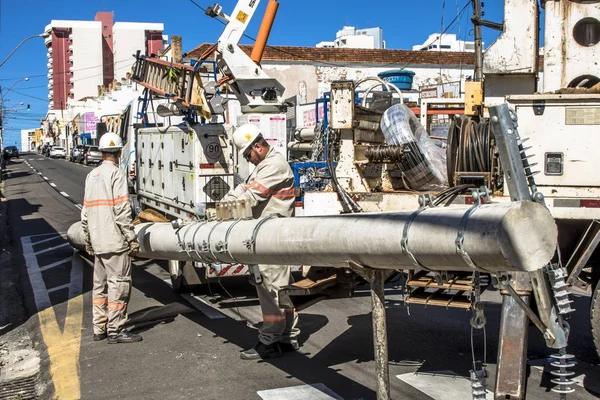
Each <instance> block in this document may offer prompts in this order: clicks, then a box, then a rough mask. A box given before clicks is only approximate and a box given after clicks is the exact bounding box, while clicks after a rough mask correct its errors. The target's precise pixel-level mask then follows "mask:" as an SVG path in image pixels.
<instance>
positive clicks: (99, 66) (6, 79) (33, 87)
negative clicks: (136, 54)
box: [0, 59, 135, 90]
mask: <svg viewBox="0 0 600 400" xmlns="http://www.w3.org/2000/svg"><path fill="white" fill-rule="evenodd" d="M128 61H131V60H130V59H127V60H121V61H115V62H114V64H115V65H116V64H120V63H124V62H128ZM133 63H135V60H134V61H133V62H132V65H133ZM102 66H103V65H96V66H92V67H85V68H78V69H73V71H63V72H57V73H55V74H53V75H66V74H68V73H71V72H81V71H86V70H88V69H94V68H101V67H102ZM100 75H104V73H102V74H97V75H92V76H89V77H86V78H79V79H77V80H80V79H88V78H95V77H97V76H100ZM46 76H48V74H43V75H32V76H28V77H27V78H29V79H34V78H41V77H46ZM18 79H23V78H3V79H0V81H12V80H18ZM72 82H74V81H72ZM42 87H46V86H45V85H40V86H29V87H27V88H24V90H30V89H39V88H42Z"/></svg>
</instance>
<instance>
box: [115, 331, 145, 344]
mask: <svg viewBox="0 0 600 400" xmlns="http://www.w3.org/2000/svg"><path fill="white" fill-rule="evenodd" d="M141 341H142V337H141V336H140V335H138V334H137V333H131V332H129V331H128V330H126V329H123V330H122V331H121V332H119V333H111V334H110V335H108V344H115V343H134V342H141Z"/></svg>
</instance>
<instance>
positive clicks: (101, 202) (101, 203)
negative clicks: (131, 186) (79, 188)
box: [83, 195, 129, 208]
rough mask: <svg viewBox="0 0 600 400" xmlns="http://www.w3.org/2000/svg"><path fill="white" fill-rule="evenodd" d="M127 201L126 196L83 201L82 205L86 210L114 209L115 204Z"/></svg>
mask: <svg viewBox="0 0 600 400" xmlns="http://www.w3.org/2000/svg"><path fill="white" fill-rule="evenodd" d="M128 201H129V196H128V195H123V196H119V197H115V198H114V199H97V200H84V201H83V205H84V206H85V207H86V208H92V207H114V206H115V205H117V204H123V203H127V202H128Z"/></svg>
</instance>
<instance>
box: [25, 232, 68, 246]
mask: <svg viewBox="0 0 600 400" xmlns="http://www.w3.org/2000/svg"><path fill="white" fill-rule="evenodd" d="M48 235H52V237H50V238H47V239H42V240H39V241H37V242H32V243H33V244H34V245H36V244H40V243H44V242H48V241H50V240H54V239H56V238H59V237H61V236H62V237H66V236H67V234H66V233H58V234H56V233H41V234H39V235H31V236H30V237H32V238H36V237H40V236H48Z"/></svg>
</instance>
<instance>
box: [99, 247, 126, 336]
mask: <svg viewBox="0 0 600 400" xmlns="http://www.w3.org/2000/svg"><path fill="white" fill-rule="evenodd" d="M92 290H93V291H92V305H93V307H92V319H93V324H94V334H102V333H108V334H109V335H111V334H117V333H119V332H121V330H122V329H123V325H125V322H126V321H127V304H128V303H129V296H130V295H131V257H130V256H129V255H128V254H127V252H124V253H110V254H97V255H96V257H95V261H94V287H93V289H92Z"/></svg>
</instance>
